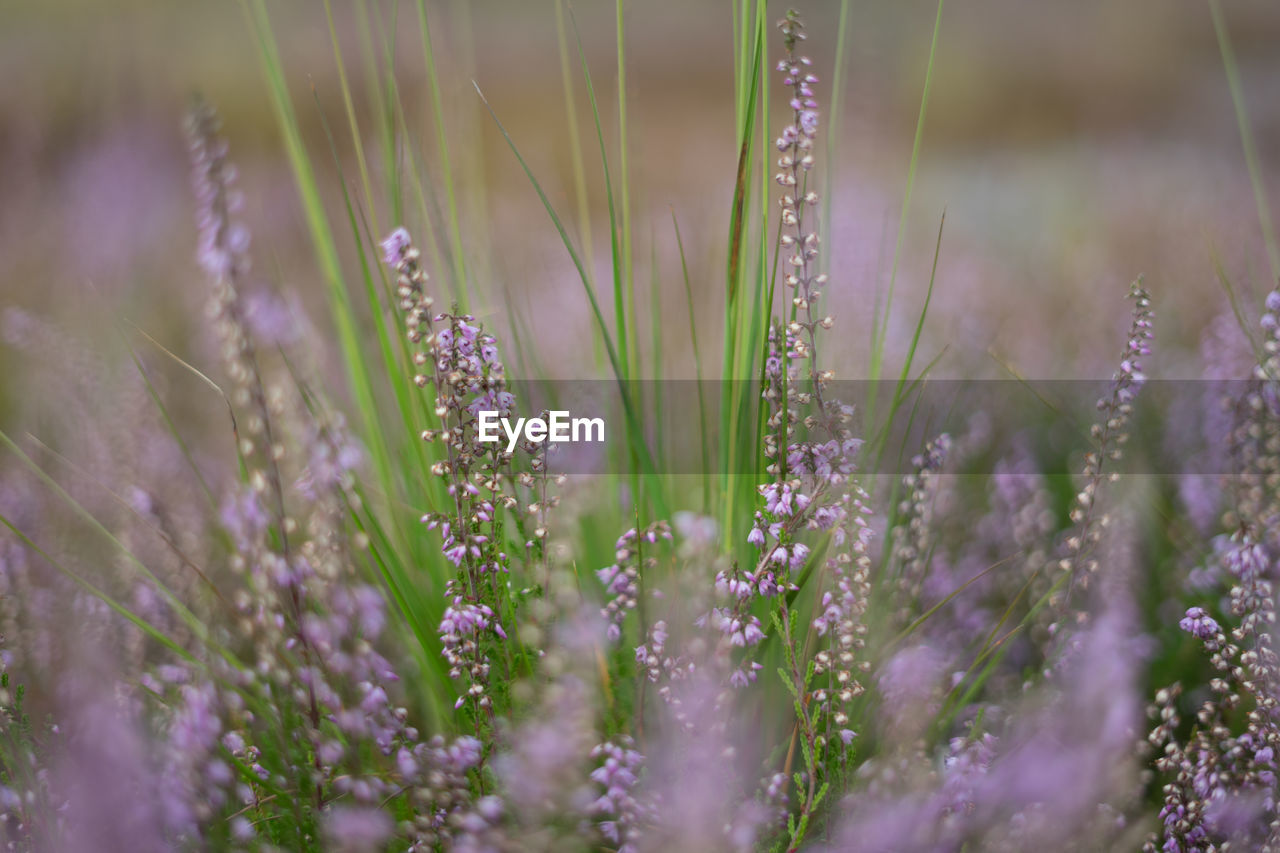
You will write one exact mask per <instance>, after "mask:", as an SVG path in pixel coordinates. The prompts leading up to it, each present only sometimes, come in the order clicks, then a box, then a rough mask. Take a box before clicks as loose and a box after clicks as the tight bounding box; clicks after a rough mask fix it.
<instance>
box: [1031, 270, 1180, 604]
mask: <svg viewBox="0 0 1280 853" xmlns="http://www.w3.org/2000/svg"><path fill="white" fill-rule="evenodd" d="M1129 298H1130V299H1131V300H1132V301H1133V315H1132V320H1131V322H1130V326H1129V335H1128V337H1127V338H1126V339H1125V345H1124V351H1123V352H1122V353H1121V354H1120V366H1119V368H1118V369H1117V370H1116V372H1115V375H1114V376H1113V377H1112V379H1111V391H1110V393H1109V394H1108V395H1107V396H1106V397H1103V398H1102V399H1100V400H1098V412H1099V414H1100V417H1099V419H1098V421H1097V422H1095V423H1094V424H1093V425H1092V426H1091V427H1090V438H1091V439H1092V440H1093V443H1094V447H1093V449H1092V450H1090V451H1089V452H1088V453H1086V454H1085V461H1084V486H1083V487H1082V488H1081V490H1080V491H1079V492H1078V493H1077V494H1076V496H1075V500H1074V503H1073V505H1072V508H1071V513H1070V517H1071V521H1072V523H1073V524H1074V527H1073V528H1072V530H1071V531H1070V533H1069V534H1068V536H1067V537H1066V539H1065V540H1064V541H1063V543H1062V546H1063V553H1062V556H1061V558H1060V559H1059V560H1058V568H1059V569H1060V571H1061V572H1062V576H1063V577H1064V578H1065V581H1066V583H1065V589H1063V588H1062V586H1061V584H1060V585H1059V586H1058V587H1057V590H1058V591H1057V592H1056V593H1055V595H1054V600H1055V603H1056V604H1057V606H1058V608H1060V609H1062V610H1065V609H1066V608H1068V607H1069V606H1070V603H1071V599H1072V594H1073V592H1074V591H1075V590H1076V589H1077V588H1079V589H1081V590H1084V589H1087V588H1088V587H1089V585H1090V578H1091V577H1092V576H1093V575H1095V574H1096V573H1097V571H1098V568H1099V563H1098V560H1097V558H1096V556H1095V555H1094V552H1095V549H1096V547H1097V544H1098V541H1099V540H1100V539H1101V538H1102V535H1103V532H1104V531H1105V529H1106V527H1107V524H1108V523H1109V519H1108V516H1107V514H1106V513H1105V512H1104V511H1103V510H1101V509H1100V508H1099V506H1098V501H1099V498H1100V497H1101V494H1102V490H1103V485H1104V484H1105V483H1108V482H1114V481H1115V480H1116V479H1118V478H1119V474H1118V473H1116V472H1115V471H1111V470H1109V469H1110V468H1111V467H1112V465H1113V463H1115V462H1117V461H1118V460H1119V459H1120V457H1121V456H1122V455H1123V452H1124V451H1123V445H1124V444H1125V443H1126V442H1127V441H1128V440H1129V419H1130V416H1131V415H1132V413H1133V401H1134V399H1136V398H1137V396H1138V392H1139V391H1140V390H1141V389H1142V386H1143V385H1144V384H1145V383H1146V381H1147V377H1146V374H1145V373H1144V372H1143V368H1142V362H1143V361H1144V360H1145V359H1146V357H1147V356H1149V355H1150V354H1151V338H1152V330H1153V327H1154V322H1155V312H1154V311H1152V309H1151V295H1150V294H1149V293H1147V290H1146V288H1145V287H1144V286H1143V281H1142V279H1141V278H1138V279H1137V280H1136V281H1134V282H1133V284H1131V285H1130V286H1129ZM1072 618H1073V619H1075V620H1076V621H1077V622H1079V621H1081V620H1083V619H1084V618H1085V614H1084V612H1083V611H1080V610H1078V611H1075V613H1074V615H1073V617H1072ZM1051 629H1053V628H1052V627H1051Z"/></svg>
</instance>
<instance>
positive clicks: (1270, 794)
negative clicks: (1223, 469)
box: [1147, 291, 1280, 851]
mask: <svg viewBox="0 0 1280 853" xmlns="http://www.w3.org/2000/svg"><path fill="white" fill-rule="evenodd" d="M1262 327H1263V331H1264V332H1265V334H1266V340H1265V342H1264V346H1263V356H1262V359H1261V360H1260V362H1259V363H1258V364H1257V366H1256V367H1255V368H1254V377H1253V379H1252V381H1251V382H1250V383H1249V384H1248V386H1247V387H1246V389H1245V390H1244V392H1243V393H1242V394H1241V396H1240V399H1239V400H1237V401H1236V405H1235V408H1234V415H1235V424H1234V427H1233V429H1232V431H1231V436H1230V442H1229V444H1230V449H1231V456H1232V460H1233V462H1234V469H1235V470H1234V472H1233V473H1234V476H1233V477H1232V478H1231V481H1232V485H1233V486H1234V493H1233V497H1234V498H1235V501H1234V507H1233V509H1232V511H1231V512H1230V513H1228V515H1227V517H1226V521H1227V523H1228V524H1230V525H1232V526H1233V527H1234V530H1233V531H1232V533H1231V535H1230V537H1229V539H1228V540H1227V541H1226V542H1225V543H1224V544H1223V546H1222V547H1220V548H1219V549H1218V551H1217V554H1216V557H1217V559H1218V561H1219V568H1220V569H1221V571H1220V572H1217V573H1216V574H1217V575H1218V576H1220V577H1222V578H1224V579H1226V580H1228V581H1229V582H1230V584H1231V588H1230V592H1229V597H1228V604H1227V613H1226V614H1224V617H1223V623H1219V621H1218V620H1217V619H1215V618H1214V617H1213V616H1212V615H1210V613H1209V612H1208V611H1207V610H1205V608H1203V607H1199V606H1197V607H1191V608H1189V609H1188V610H1187V611H1186V615H1185V616H1184V617H1183V618H1182V619H1181V621H1180V622H1179V623H1178V625H1179V627H1180V628H1181V629H1182V630H1183V631H1186V632H1187V633H1189V634H1191V635H1192V636H1193V637H1195V638H1196V639H1197V640H1198V641H1200V643H1201V644H1202V645H1203V647H1204V651H1205V652H1206V653H1207V654H1208V656H1209V663H1210V666H1211V667H1212V668H1213V677H1212V678H1211V679H1210V680H1209V685H1208V686H1209V691H1210V695H1209V698H1207V699H1206V700H1205V701H1203V703H1202V704H1201V705H1200V708H1199V710H1198V711H1197V713H1196V725H1195V727H1194V728H1193V729H1192V732H1191V735H1190V737H1189V738H1187V739H1186V740H1185V741H1183V740H1181V739H1180V738H1179V726H1180V724H1181V715H1180V714H1179V711H1178V700H1179V699H1180V697H1181V695H1182V689H1181V685H1179V684H1174V685H1172V686H1170V687H1168V688H1165V689H1162V690H1160V691H1159V692H1158V693H1157V694H1156V697H1155V699H1156V701H1155V704H1154V705H1153V706H1152V708H1151V714H1152V716H1153V717H1155V718H1156V720H1157V724H1156V726H1155V728H1154V729H1153V730H1152V732H1151V735H1150V738H1149V739H1150V742H1151V743H1152V745H1153V746H1154V747H1156V749H1158V750H1159V751H1160V752H1159V755H1158V757H1157V759H1156V761H1155V765H1156V768H1157V769H1158V770H1160V771H1161V772H1162V773H1164V774H1165V775H1166V778H1167V779H1168V781H1167V782H1166V784H1165V785H1164V789H1163V793H1164V806H1163V808H1162V809H1161V811H1160V818H1161V822H1162V831H1161V836H1160V837H1159V838H1155V837H1153V838H1152V839H1151V840H1150V841H1149V842H1148V844H1147V849H1149V850H1155V849H1157V846H1156V845H1157V842H1162V843H1161V846H1160V848H1159V849H1162V850H1178V851H1207V850H1213V849H1225V845H1224V842H1232V843H1234V844H1236V845H1241V846H1245V847H1248V848H1252V849H1267V850H1272V849H1276V848H1277V847H1280V803H1277V775H1276V770H1277V763H1276V761H1277V754H1278V753H1280V656H1277V654H1276V649H1275V643H1276V630H1277V627H1278V623H1277V617H1276V593H1275V583H1276V577H1277V573H1278V572H1277V559H1276V538H1275V536H1276V534H1275V518H1276V515H1275V509H1276V507H1277V505H1278V502H1277V497H1276V495H1277V490H1276V480H1275V473H1276V472H1277V471H1280V356H1277V353H1280V291H1272V292H1271V293H1270V294H1268V296H1267V299H1266V313H1264V314H1263V316H1262ZM1224 538H1225V537H1224ZM1206 574H1213V573H1206ZM1241 715H1242V716H1243V724H1244V725H1243V731H1240V730H1239V727H1238V724H1237V723H1236V722H1235V721H1236V720H1237V719H1239V718H1240V716H1241ZM1220 845H1222V847H1220Z"/></svg>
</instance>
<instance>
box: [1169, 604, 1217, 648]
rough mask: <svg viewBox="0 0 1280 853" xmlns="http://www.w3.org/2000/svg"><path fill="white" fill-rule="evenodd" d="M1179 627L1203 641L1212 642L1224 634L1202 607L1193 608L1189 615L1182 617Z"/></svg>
mask: <svg viewBox="0 0 1280 853" xmlns="http://www.w3.org/2000/svg"><path fill="white" fill-rule="evenodd" d="M1178 627H1179V628H1181V629H1182V630H1184V631H1186V632H1187V633H1188V634H1192V635H1194V636H1196V637H1199V638H1200V639H1201V640H1212V639H1213V638H1215V637H1217V636H1218V634H1220V633H1221V632H1222V629H1221V628H1220V627H1219V626H1218V623H1217V622H1215V621H1214V619H1213V617H1212V616H1210V615H1209V614H1208V613H1206V612H1205V611H1204V609H1203V608H1200V607H1192V608H1190V609H1188V610H1187V615H1186V616H1184V617H1182V621H1181V622H1179V623H1178Z"/></svg>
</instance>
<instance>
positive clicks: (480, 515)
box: [382, 228, 545, 732]
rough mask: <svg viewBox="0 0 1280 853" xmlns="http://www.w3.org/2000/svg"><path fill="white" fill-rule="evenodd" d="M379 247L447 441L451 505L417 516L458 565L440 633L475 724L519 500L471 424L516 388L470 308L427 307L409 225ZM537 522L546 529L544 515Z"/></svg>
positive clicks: (504, 457)
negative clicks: (509, 519)
mask: <svg viewBox="0 0 1280 853" xmlns="http://www.w3.org/2000/svg"><path fill="white" fill-rule="evenodd" d="M382 248H383V259H384V261H385V262H386V263H387V264H388V265H390V266H391V267H393V268H394V269H395V271H396V273H397V281H396V287H397V294H398V296H399V298H400V309H401V310H402V311H403V312H404V316H405V329H406V333H407V336H408V338H409V342H410V344H412V345H413V347H414V351H413V356H412V357H413V364H414V366H415V367H416V368H417V369H418V370H419V371H420V372H418V373H417V374H416V375H415V376H414V380H413V381H414V384H416V385H417V386H418V387H420V388H426V387H427V386H431V387H432V388H433V389H434V391H435V400H434V407H433V410H434V413H435V416H436V417H437V418H438V419H439V422H440V427H439V429H434V430H426V431H424V432H423V434H422V438H423V439H424V440H426V441H439V442H440V444H441V445H443V448H444V453H443V456H444V458H443V459H441V460H440V461H438V462H436V463H435V464H434V465H433V466H432V473H433V474H435V475H436V476H438V477H440V478H441V479H442V480H443V481H444V482H445V484H446V485H445V492H446V494H447V495H448V499H449V503H450V506H449V507H448V508H447V509H445V510H443V511H439V512H435V511H433V512H428V513H427V514H425V515H424V516H423V517H422V520H423V521H424V522H425V523H426V524H427V526H428V527H429V528H433V529H434V528H438V529H439V530H440V532H441V535H442V537H443V542H442V545H441V551H442V553H443V554H444V556H445V558H446V559H447V560H448V561H449V562H450V563H452V564H453V565H454V566H455V567H457V569H458V574H457V576H456V577H454V578H453V579H451V580H450V581H449V583H448V587H447V589H446V596H447V597H448V600H449V605H448V608H447V610H446V611H445V615H444V619H443V620H442V621H441V623H440V638H441V642H442V643H443V646H444V654H445V658H446V660H447V661H448V663H449V667H450V670H449V671H450V675H452V676H453V677H454V678H464V679H465V683H466V689H465V691H464V693H463V695H462V696H461V697H459V699H458V702H457V706H458V707H459V708H461V707H462V706H463V705H464V704H465V705H470V707H471V709H472V711H473V714H474V717H475V725H476V727H477V732H479V727H480V725H481V720H482V718H483V717H488V718H490V719H491V718H492V716H493V707H492V699H491V698H490V696H489V683H490V679H489V668H490V660H489V649H490V647H491V646H492V644H493V642H494V641H501V640H505V639H506V636H507V635H506V632H505V630H504V629H503V627H502V624H501V621H500V618H499V613H501V611H502V609H503V606H504V603H505V602H506V583H505V580H504V576H505V574H506V573H507V572H508V570H509V567H510V557H509V556H508V554H507V553H506V552H505V550H503V549H504V546H505V542H506V537H507V532H506V531H505V529H504V511H505V510H509V509H514V508H516V507H517V504H518V501H517V499H516V497H515V496H514V494H513V493H512V489H511V488H510V483H511V481H512V477H513V476H514V475H513V473H512V465H511V462H512V455H511V454H509V453H507V452H506V451H505V450H504V448H503V447H502V445H501V443H499V442H491V443H483V442H481V441H480V440H479V435H478V427H477V424H478V417H479V412H481V411H496V412H497V413H498V414H499V416H500V417H506V416H507V415H509V414H511V412H512V410H513V407H514V404H515V398H514V396H513V395H512V394H511V392H510V391H508V390H507V385H506V373H505V369H504V367H503V364H502V360H501V359H500V357H499V354H498V346H497V341H496V339H495V338H494V337H493V336H492V335H489V334H486V333H485V332H484V331H483V330H482V329H481V328H480V327H479V326H478V325H476V323H475V318H474V317H473V316H471V315H470V314H460V313H457V312H447V311H445V312H433V311H432V306H433V304H434V300H433V299H432V297H431V296H430V295H428V294H427V292H426V284H427V281H428V276H427V273H426V270H424V269H423V268H422V265H421V256H420V254H419V252H418V250H417V249H416V248H415V247H414V246H413V244H412V241H411V239H410V237H409V233H408V232H407V231H406V230H405V229H403V228H398V229H396V230H395V231H394V232H392V234H391V235H390V236H389V237H387V239H386V240H385V241H384V242H383V244H382ZM538 529H539V530H540V531H542V533H543V535H544V536H545V528H544V527H543V526H542V524H541V523H540V524H539V527H538Z"/></svg>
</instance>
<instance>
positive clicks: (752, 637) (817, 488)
mask: <svg viewBox="0 0 1280 853" xmlns="http://www.w3.org/2000/svg"><path fill="white" fill-rule="evenodd" d="M778 29H779V30H780V31H781V33H782V36H783V46H784V49H785V51H786V53H785V56H784V58H783V59H782V60H781V61H780V62H779V63H778V65H777V70H778V71H779V72H780V73H781V74H782V75H783V84H784V85H785V86H786V87H787V88H788V89H789V90H790V92H791V99H790V107H791V122H790V123H789V124H788V125H787V126H786V127H785V128H783V131H782V134H781V136H780V137H779V138H778V141H777V148H778V152H779V157H778V172H777V174H776V176H775V180H776V182H777V184H778V186H779V187H780V188H781V192H782V196H781V199H780V204H781V208H782V214H781V217H782V218H781V228H782V231H781V238H780V251H781V252H782V259H783V263H784V265H785V270H786V272H785V275H784V278H783V282H784V284H785V286H786V288H787V290H788V291H790V292H791V293H792V294H793V295H792V297H791V299H790V307H789V310H788V311H787V316H786V318H785V319H783V320H776V321H775V322H774V323H773V325H772V327H771V329H770V332H769V338H768V352H767V353H766V358H765V369H764V388H763V396H764V399H765V403H766V407H767V411H768V418H767V420H766V422H765V429H766V434H765V437H764V453H765V457H766V459H767V460H768V464H767V466H766V472H767V473H768V475H769V477H770V479H769V480H768V481H767V482H765V483H762V484H761V485H760V486H759V491H760V496H761V498H762V499H763V506H762V507H761V509H760V510H759V511H758V512H757V514H756V519H755V523H754V525H753V526H752V529H751V531H750V533H749V535H748V542H749V543H750V544H751V545H752V546H753V547H754V548H755V549H756V550H757V552H758V553H759V557H758V558H757V560H756V565H755V566H754V568H752V569H750V570H740V569H739V568H738V567H736V566H735V567H734V568H733V569H732V571H731V572H727V573H726V572H722V573H721V575H720V576H719V577H718V578H717V584H718V586H719V587H720V589H721V590H722V591H723V592H725V593H727V595H728V598H729V605H728V606H727V607H725V608H721V609H719V610H718V611H716V612H715V614H714V615H715V616H716V622H717V625H718V627H719V628H720V630H721V632H722V633H723V636H724V638H725V639H724V642H726V643H727V644H728V645H730V646H740V647H750V646H751V645H754V644H755V643H757V642H759V641H760V640H761V639H763V636H764V635H763V631H762V628H761V626H760V625H759V623H758V621H756V618H755V616H754V615H752V614H751V613H750V612H749V610H750V607H751V605H752V603H753V602H754V601H757V600H766V601H768V602H769V603H770V608H771V610H772V621H773V625H774V627H775V628H776V630H777V633H778V636H779V638H780V640H781V643H782V647H783V655H784V659H785V662H786V663H785V666H784V667H783V669H782V671H781V675H782V679H783V683H784V684H785V685H786V687H787V689H788V691H789V692H790V693H791V696H792V699H793V705H794V710H795V714H796V731H795V735H794V737H793V740H792V743H791V746H790V749H789V752H788V758H787V760H786V764H787V767H786V769H787V771H788V772H790V770H791V769H792V766H793V763H794V761H795V757H796V755H797V751H798V755H799V768H800V770H799V772H798V773H796V774H795V777H794V778H795V781H796V783H797V786H798V787H799V789H800V791H799V795H798V796H797V797H796V802H797V810H796V812H795V813H794V814H790V815H788V849H790V850H795V849H797V848H798V847H799V845H800V843H801V842H802V840H803V839H804V837H805V834H806V832H807V831H808V828H809V824H810V822H811V820H812V819H813V816H814V814H815V811H816V809H817V808H818V807H819V805H820V804H821V803H822V801H823V799H824V797H825V796H826V793H827V791H828V786H829V783H830V780H829V779H827V778H820V777H824V776H825V774H826V771H825V767H826V764H827V759H828V757H829V756H831V755H835V754H837V753H835V752H834V751H833V749H832V747H831V743H832V740H833V737H835V739H836V742H837V743H839V744H843V745H847V744H849V743H850V742H851V741H852V739H853V737H854V731H853V730H852V728H851V727H850V726H849V718H848V714H847V711H846V710H845V707H846V706H847V704H848V702H849V701H851V700H852V698H853V697H854V696H856V695H857V694H858V693H859V692H860V691H861V687H860V686H859V684H858V681H857V679H856V678H855V677H854V676H853V672H854V671H855V669H856V667H855V665H854V657H855V654H856V651H857V650H858V649H859V648H860V645H861V632H860V628H859V625H860V620H861V616H862V612H863V608H864V606H865V604H864V603H863V602H865V595H866V592H867V588H868V575H867V571H868V568H869V560H868V558H867V554H866V546H867V540H868V536H869V533H868V531H867V528H866V527H865V522H864V518H863V517H864V516H865V514H866V506H865V496H864V495H863V494H862V493H861V491H860V490H859V489H858V488H857V486H856V484H854V483H853V482H852V475H853V470H854V467H853V457H854V455H855V454H856V452H857V450H858V448H859V446H860V442H859V441H857V440H856V439H854V438H853V436H852V434H851V433H850V431H849V429H848V426H847V424H848V422H849V421H850V420H851V417H852V409H851V408H850V407H848V406H846V405H844V404H842V403H840V402H839V401H836V400H830V399H827V396H826V390H827V386H828V383H829V382H830V381H831V380H832V379H833V378H834V373H833V372H832V371H830V370H823V369H821V368H820V367H819V364H818V337H817V336H818V332H819V331H820V330H824V329H830V328H831V327H832V325H833V321H832V319H831V317H829V316H822V315H820V314H819V313H818V311H817V305H818V302H819V300H820V299H821V296H822V289H823V288H824V287H825V285H826V284H827V276H826V274H825V273H820V272H818V270H817V258H818V255H819V238H818V234H817V229H816V227H815V225H814V222H813V219H814V216H815V210H816V205H817V203H818V194H817V193H816V192H815V191H813V190H812V189H809V174H810V171H811V170H812V168H813V166H814V156H813V147H814V141H815V139H816V136H817V130H818V123H819V116H818V102H817V100H816V98H815V96H814V91H813V86H814V85H815V84H816V83H817V82H818V79H817V77H815V76H814V75H813V74H812V73H810V68H811V67H812V62H811V61H810V59H809V58H808V57H806V56H803V55H801V54H799V53H798V47H799V44H800V42H802V41H803V40H804V38H805V35H804V31H803V29H804V28H803V24H802V23H801V21H800V19H799V16H798V15H797V14H796V13H795V12H789V13H788V14H787V16H786V17H785V18H784V19H783V20H781V21H779V23H778ZM806 531H816V532H820V533H828V534H830V537H831V542H832V545H833V547H834V552H833V553H834V556H833V557H832V559H830V560H829V561H828V562H827V565H826V566H825V567H824V568H823V570H822V571H820V572H819V573H818V574H819V577H820V578H826V577H828V576H829V579H830V580H831V581H832V582H833V587H832V588H831V589H829V590H827V591H824V593H823V596H822V611H821V613H820V614H819V615H818V617H817V618H816V619H814V620H813V622H812V624H811V625H809V626H801V625H799V624H798V621H797V618H796V617H797V614H796V612H795V611H794V610H793V609H792V607H791V604H790V602H789V601H788V598H789V597H790V594H791V593H792V592H795V591H797V590H798V587H797V586H796V584H795V582H794V580H793V579H794V578H795V577H796V576H797V575H798V574H799V573H800V572H801V571H802V570H803V569H804V568H805V566H806V565H807V564H808V562H809V560H810V558H811V553H812V552H811V548H810V545H809V544H807V543H806V542H804V541H802V540H803V539H804V538H806ZM802 627H807V628H809V632H808V633H811V634H816V635H817V636H818V637H819V639H820V644H821V645H823V648H822V649H821V650H819V651H817V653H816V654H817V656H816V657H815V658H813V659H809V658H808V654H809V648H808V646H809V645H810V643H809V642H808V641H806V640H804V639H802V638H801V637H800V636H799V632H800V630H801V629H802ZM757 668H758V665H757V664H756V663H755V662H754V661H753V660H752V659H751V658H750V656H748V657H746V658H745V659H744V660H743V661H742V663H741V664H740V665H739V666H738V667H737V668H736V669H734V670H733V672H732V676H731V680H732V682H733V683H734V684H736V685H739V686H745V685H746V684H748V683H750V682H751V681H752V680H753V679H754V675H755V670H756V669H757ZM819 676H820V677H822V680H823V683H824V686H821V687H819V688H818V689H817V690H816V691H815V690H814V686H815V685H814V679H815V677H819Z"/></svg>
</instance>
